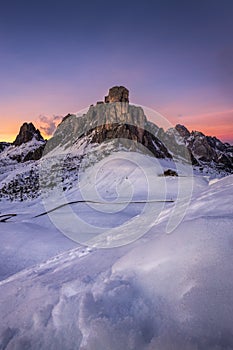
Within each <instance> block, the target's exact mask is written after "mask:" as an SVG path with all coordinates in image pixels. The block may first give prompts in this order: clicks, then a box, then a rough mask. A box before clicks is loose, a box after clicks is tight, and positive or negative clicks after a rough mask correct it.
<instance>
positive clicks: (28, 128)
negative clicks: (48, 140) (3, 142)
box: [13, 123, 44, 146]
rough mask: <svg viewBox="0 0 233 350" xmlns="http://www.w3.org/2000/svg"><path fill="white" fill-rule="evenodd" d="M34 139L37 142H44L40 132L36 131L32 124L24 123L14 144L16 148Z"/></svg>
mask: <svg viewBox="0 0 233 350" xmlns="http://www.w3.org/2000/svg"><path fill="white" fill-rule="evenodd" d="M33 138H34V139H35V140H37V141H44V139H43V137H42V136H41V133H40V131H39V130H38V129H36V128H35V126H34V125H33V124H32V123H23V125H22V126H21V128H20V130H19V134H18V135H17V137H16V139H15V141H14V142H13V144H14V145H15V146H21V145H22V144H23V143H27V142H29V141H31V140H32V139H33Z"/></svg>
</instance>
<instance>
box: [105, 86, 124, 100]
mask: <svg viewBox="0 0 233 350" xmlns="http://www.w3.org/2000/svg"><path fill="white" fill-rule="evenodd" d="M113 102H129V90H128V89H126V88H125V87H124V86H114V87H112V88H111V89H109V93H108V96H105V103H113Z"/></svg>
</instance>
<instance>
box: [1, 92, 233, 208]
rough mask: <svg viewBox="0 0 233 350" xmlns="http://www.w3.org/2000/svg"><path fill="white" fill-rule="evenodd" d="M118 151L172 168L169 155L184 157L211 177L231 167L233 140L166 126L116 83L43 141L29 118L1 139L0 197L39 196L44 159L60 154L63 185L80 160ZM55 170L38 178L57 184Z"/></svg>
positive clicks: (73, 178) (75, 172) (71, 178)
mask: <svg viewBox="0 0 233 350" xmlns="http://www.w3.org/2000/svg"><path fill="white" fill-rule="evenodd" d="M117 151H131V152H140V153H143V154H146V155H149V156H152V157H156V158H158V159H167V160H169V161H170V163H168V164H169V167H171V168H172V160H173V159H174V160H176V161H181V162H187V161H188V162H191V163H192V165H193V167H194V170H195V171H196V172H199V173H204V174H206V175H209V176H212V177H214V176H218V177H219V176H220V177H221V176H225V175H228V174H230V173H232V172H233V146H231V145H229V144H228V143H223V142H221V141H220V140H218V139H217V138H216V137H210V136H205V135H204V134H203V133H201V132H198V131H192V132H190V131H189V130H188V129H187V128H186V127H185V126H182V125H176V127H175V128H171V129H168V130H167V131H164V130H163V129H162V128H160V127H159V126H157V125H155V124H154V123H152V122H150V121H148V120H147V117H146V115H145V114H144V111H143V109H142V108H141V107H137V106H134V105H131V104H129V91H128V90H127V89H126V88H125V87H123V86H120V87H117V86H116V87H113V88H111V89H110V90H109V94H108V96H106V97H105V101H104V102H102V101H100V102H97V104H96V105H95V106H94V105H91V106H90V108H89V110H88V111H87V113H86V114H83V115H82V116H79V117H78V116H77V115H75V114H68V115H67V116H65V117H64V118H63V120H62V122H61V123H60V125H59V126H58V127H57V129H56V131H55V133H54V135H53V137H52V138H51V139H50V140H48V141H47V142H46V141H45V140H44V139H43V137H42V136H41V134H40V131H39V130H36V128H35V127H34V125H33V124H32V123H29V124H28V123H24V124H23V125H22V127H21V128H20V131H19V134H18V136H17V137H16V139H15V141H14V142H13V143H12V144H10V143H6V142H1V143H0V166H1V167H0V198H7V199H10V200H15V199H16V200H21V201H22V200H27V199H28V198H35V197H37V196H39V194H40V184H39V168H40V163H41V162H43V159H48V158H50V159H52V158H54V157H56V158H59V157H62V169H59V174H60V178H61V179H62V181H63V182H64V186H63V189H64V191H67V190H69V189H71V188H72V186H73V183H74V182H75V181H76V180H77V177H78V169H79V166H80V163H81V162H84V163H85V164H86V166H87V167H88V166H91V165H92V164H93V163H95V162H97V161H99V160H100V159H102V158H103V157H106V156H107V155H109V154H111V153H112V152H117ZM60 159H61V158H60ZM55 168H56V166H55ZM165 170H167V169H165ZM173 173H174V172H173ZM57 174H58V172H55V173H54V174H51V172H50V173H49V174H44V176H43V180H42V182H41V184H42V185H47V186H48V187H49V188H51V187H52V188H53V187H55V186H56V179H54V177H56V176H57Z"/></svg>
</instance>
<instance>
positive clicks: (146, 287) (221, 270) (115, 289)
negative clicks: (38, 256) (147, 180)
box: [0, 176, 233, 350]
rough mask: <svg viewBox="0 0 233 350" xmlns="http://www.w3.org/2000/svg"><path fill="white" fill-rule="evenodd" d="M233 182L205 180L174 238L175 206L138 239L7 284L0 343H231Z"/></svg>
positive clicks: (97, 348) (190, 349)
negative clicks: (169, 220)
mask: <svg viewBox="0 0 233 350" xmlns="http://www.w3.org/2000/svg"><path fill="white" fill-rule="evenodd" d="M232 179H233V178H232V176H229V177H226V178H224V179H222V180H219V181H218V182H215V183H212V184H211V185H208V184H206V185H204V182H203V183H202V181H201V179H199V181H197V186H196V188H195V191H196V192H195V194H194V196H193V198H192V201H191V204H190V207H189V209H188V211H187V213H186V217H185V219H184V220H183V222H182V223H181V224H180V225H179V226H178V227H177V228H176V229H175V231H174V232H173V233H172V234H164V232H165V229H166V222H167V218H168V215H169V211H170V209H169V207H166V208H165V210H164V212H163V214H162V215H161V217H160V223H159V224H158V225H155V226H154V227H152V228H151V229H150V231H149V232H148V233H147V235H145V236H144V237H143V238H141V239H139V240H138V241H137V242H134V243H132V244H130V245H127V246H124V247H120V248H112V249H98V250H95V249H94V250H92V249H90V248H84V247H77V248H74V249H71V250H69V251H67V252H64V253H62V254H60V255H57V256H55V257H53V258H51V259H50V260H48V261H47V262H45V263H42V264H40V265H37V266H34V267H30V268H28V269H27V270H24V271H21V272H19V273H18V274H16V275H14V276H11V277H9V278H8V279H6V280H3V281H2V282H0V298H1V304H0V315H1V318H2V321H1V324H0V339H1V347H0V348H1V349H8V350H9V349H10V350H11V349H16V350H25V349H33V350H39V349H51V350H53V349H56V350H60V349H62V350H63V349H66V350H67V349H68V350H69V349H70V350H73V349H80V350H109V349H111V350H122V349H124V350H155V349H156V350H171V349H172V350H180V349H182V350H199V349H200V350H230V349H232V348H233V279H232V278H231V276H232V271H233V255H232V248H233V238H232V223H233V211H232V206H231V205H229V204H230V203H231V201H232V193H233V188H232V187H233V182H232ZM174 181H175V180H174ZM198 188H199V190H198ZM172 205H173V204H171V206H172ZM218 208H219V210H218ZM37 220H38V222H39V220H42V219H40V218H38V219H37ZM4 225H7V224H4Z"/></svg>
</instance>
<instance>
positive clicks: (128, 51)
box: [0, 0, 233, 143]
mask: <svg viewBox="0 0 233 350" xmlns="http://www.w3.org/2000/svg"><path fill="white" fill-rule="evenodd" d="M0 43H1V45H0V121H1V124H0V141H6V140H9V141H11V140H13V139H14V138H15V135H16V134H17V132H18V129H19V127H20V125H21V124H22V123H23V122H24V121H32V122H33V123H35V125H36V126H37V127H39V128H40V127H41V126H42V127H43V126H44V127H45V126H46V120H47V121H48V122H49V123H51V125H52V124H53V122H55V123H56V122H58V121H59V117H60V116H64V115H66V114H67V113H69V112H70V113H75V112H77V111H79V110H80V109H83V108H85V107H87V106H88V105H90V104H92V103H95V102H96V101H98V100H101V99H103V96H104V95H106V94H107V92H108V89H109V87H111V86H114V85H124V86H126V87H127V88H128V89H129V90H130V100H131V102H132V103H133V102H134V103H137V104H141V105H145V106H148V107H150V108H153V109H155V110H156V111H158V112H160V113H161V114H162V115H164V116H165V117H166V118H167V119H168V120H169V121H170V122H171V123H174V124H176V123H181V124H184V125H186V126H187V127H188V128H189V129H190V130H200V131H203V132H204V133H206V134H208V135H213V136H217V137H219V138H220V139H222V140H224V141H228V142H230V143H233V1H232V0H218V1H216V0H183V1H181V0H144V1H137V0H136V1H121V0H117V1H110V0H108V1H101V0H100V1H95V0H92V1H90V0H85V1H79V0H62V1H59V0H57V1H54V0H46V1H45V0H40V1H38V0H34V1H32V0H30V1H25V0H20V1H19V0H8V1H4V2H3V1H1V4H0ZM51 125H50V126H51Z"/></svg>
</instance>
